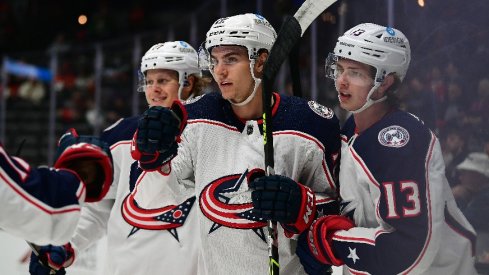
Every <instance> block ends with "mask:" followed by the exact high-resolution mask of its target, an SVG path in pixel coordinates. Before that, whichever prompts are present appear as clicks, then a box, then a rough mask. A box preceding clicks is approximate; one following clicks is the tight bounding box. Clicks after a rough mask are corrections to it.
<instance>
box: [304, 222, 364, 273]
mask: <svg viewBox="0 0 489 275" xmlns="http://www.w3.org/2000/svg"><path fill="white" fill-rule="evenodd" d="M354 226H355V224H354V223H353V222H352V221H351V220H350V219H348V218H346V217H343V216H337V215H331V216H324V217H321V218H319V219H317V220H316V221H314V223H313V224H312V225H311V230H310V231H309V232H308V234H307V243H308V245H309V249H310V250H311V252H312V253H313V255H314V256H315V257H316V259H317V260H318V261H320V262H321V263H323V264H331V265H335V266H340V265H343V264H344V262H343V261H342V260H341V259H340V258H338V257H336V256H335V254H334V253H333V250H332V246H333V243H332V242H333V241H332V238H333V235H334V233H335V232H336V231H338V230H348V229H350V228H352V227H354Z"/></svg>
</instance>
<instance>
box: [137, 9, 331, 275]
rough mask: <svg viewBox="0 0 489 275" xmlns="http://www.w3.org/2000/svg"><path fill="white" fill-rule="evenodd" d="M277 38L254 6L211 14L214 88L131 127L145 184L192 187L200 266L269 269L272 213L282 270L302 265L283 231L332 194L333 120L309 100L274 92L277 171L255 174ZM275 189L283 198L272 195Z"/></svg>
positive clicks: (306, 220) (299, 224)
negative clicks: (266, 76)
mask: <svg viewBox="0 0 489 275" xmlns="http://www.w3.org/2000/svg"><path fill="white" fill-rule="evenodd" d="M275 38H276V32H275V30H274V29H273V27H272V26H271V25H270V23H269V22H268V21H267V20H266V19H265V18H263V17H262V16H259V15H256V14H240V15H236V16H231V17H227V18H221V19H218V20H217V21H215V23H214V24H213V25H212V26H211V28H210V30H209V31H208V32H207V36H206V41H205V47H203V48H204V49H205V50H206V55H207V56H208V61H209V70H210V72H211V73H212V75H213V77H214V80H215V81H216V83H217V84H218V86H219V89H220V93H211V94H206V95H204V96H202V97H201V98H199V99H196V100H194V101H193V102H192V103H187V104H186V105H185V106H182V105H178V104H174V106H173V108H172V110H171V111H170V110H168V109H163V108H154V107H153V108H150V109H149V110H148V111H147V112H146V115H145V117H144V119H143V120H142V121H141V122H140V124H139V126H138V132H137V134H136V135H135V140H134V147H133V149H134V151H133V156H134V157H135V158H136V159H138V160H140V165H141V167H142V168H143V169H145V170H147V171H153V172H148V174H147V176H146V177H145V178H143V179H142V181H141V182H140V185H139V186H140V187H141V188H144V186H145V182H144V181H146V180H148V181H154V182H158V183H159V184H173V181H174V180H175V179H176V180H178V182H179V183H180V184H181V185H182V186H185V187H190V188H194V189H195V190H194V192H195V196H196V198H197V205H198V219H199V226H198V227H196V228H195V230H199V232H195V234H199V236H200V243H201V245H202V253H201V258H200V259H199V269H198V274H266V273H267V272H268V252H267V241H266V224H267V221H266V220H267V219H269V218H270V219H273V220H276V221H279V222H280V223H281V224H282V226H283V229H282V228H281V227H279V232H278V239H279V253H280V272H281V274H304V270H303V268H302V267H301V265H300V263H299V260H298V258H297V257H296V255H295V253H294V243H295V240H294V239H289V238H287V237H286V236H285V234H284V233H286V234H287V236H293V235H294V234H296V233H300V232H301V231H302V230H304V229H306V228H307V227H308V226H309V224H310V222H312V220H313V219H314V217H315V213H316V211H315V209H314V208H315V207H316V205H318V206H317V208H319V207H320V206H321V207H324V206H325V205H326V206H328V205H330V204H331V202H333V201H334V198H335V197H336V184H335V177H334V167H335V161H336V158H337V156H338V153H339V149H340V136H339V123H338V119H337V118H336V117H335V115H334V113H333V112H332V110H331V109H329V108H326V107H324V106H321V105H319V104H317V103H316V102H314V101H309V102H308V101H306V100H303V99H300V98H296V97H288V96H283V95H279V94H278V93H274V94H273V98H270V100H271V101H272V102H273V107H272V109H273V111H272V113H273V125H271V127H272V129H273V131H274V147H275V173H276V174H277V175H276V176H272V177H266V178H260V180H257V181H252V180H251V179H252V178H255V177H256V176H257V175H259V174H261V172H259V171H261V169H263V168H264V150H263V141H262V131H263V128H262V119H261V115H262V112H263V111H262V104H263V102H262V84H261V77H262V73H263V67H264V64H265V62H266V60H267V57H268V53H269V51H270V49H271V47H272V44H273V43H274V41H275ZM187 118H188V120H187ZM183 129H184V130H183ZM178 140H181V142H180V144H179V146H178V151H177V141H178ZM166 173H169V175H168V176H166ZM282 175H283V176H282ZM285 176H287V177H289V178H291V179H289V178H286V177H285ZM292 179H293V180H292ZM297 182H301V183H303V184H304V185H302V184H298V183H297ZM249 184H252V185H250V186H251V187H252V188H254V189H255V191H254V192H253V195H252V192H251V191H252V189H250V186H248V185H249ZM277 186H278V187H282V188H277ZM140 191H142V189H141V190H140ZM275 196H277V197H278V198H279V200H281V201H276V202H275V201H274V200H272V198H273V197H275ZM252 197H253V198H252ZM303 204H307V207H302V205H303ZM255 206H256V207H255ZM321 210H323V209H321ZM152 216H153V217H154V215H152ZM149 217H150V216H148V218H149ZM284 231H285V232H284Z"/></svg>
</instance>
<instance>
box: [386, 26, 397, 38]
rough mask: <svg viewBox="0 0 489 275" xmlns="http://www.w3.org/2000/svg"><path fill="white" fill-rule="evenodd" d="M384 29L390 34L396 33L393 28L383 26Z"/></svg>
mask: <svg viewBox="0 0 489 275" xmlns="http://www.w3.org/2000/svg"><path fill="white" fill-rule="evenodd" d="M385 31H386V32H387V33H388V34H390V35H392V36H394V35H396V31H394V29H393V28H391V27H387V28H385Z"/></svg>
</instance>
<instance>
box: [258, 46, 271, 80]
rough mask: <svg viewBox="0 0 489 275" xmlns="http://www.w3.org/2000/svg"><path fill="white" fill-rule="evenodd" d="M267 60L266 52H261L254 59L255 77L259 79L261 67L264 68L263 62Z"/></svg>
mask: <svg viewBox="0 0 489 275" xmlns="http://www.w3.org/2000/svg"><path fill="white" fill-rule="evenodd" d="M267 59H268V52H266V51H263V52H261V53H260V54H259V55H258V57H257V58H256V61H255V72H256V73H257V76H259V77H261V74H262V72H263V67H264V66H265V62H267Z"/></svg>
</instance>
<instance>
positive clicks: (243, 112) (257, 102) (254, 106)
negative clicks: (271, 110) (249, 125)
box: [231, 90, 273, 120]
mask: <svg viewBox="0 0 489 275" xmlns="http://www.w3.org/2000/svg"><path fill="white" fill-rule="evenodd" d="M272 104H273V101H272ZM231 106H232V108H233V112H234V114H236V116H238V117H239V118H240V119H242V120H250V119H257V118H260V117H261V116H262V114H263V104H262V93H261V90H258V91H256V94H255V96H254V97H253V99H252V100H251V101H250V102H249V103H248V104H246V105H244V106H236V105H231Z"/></svg>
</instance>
